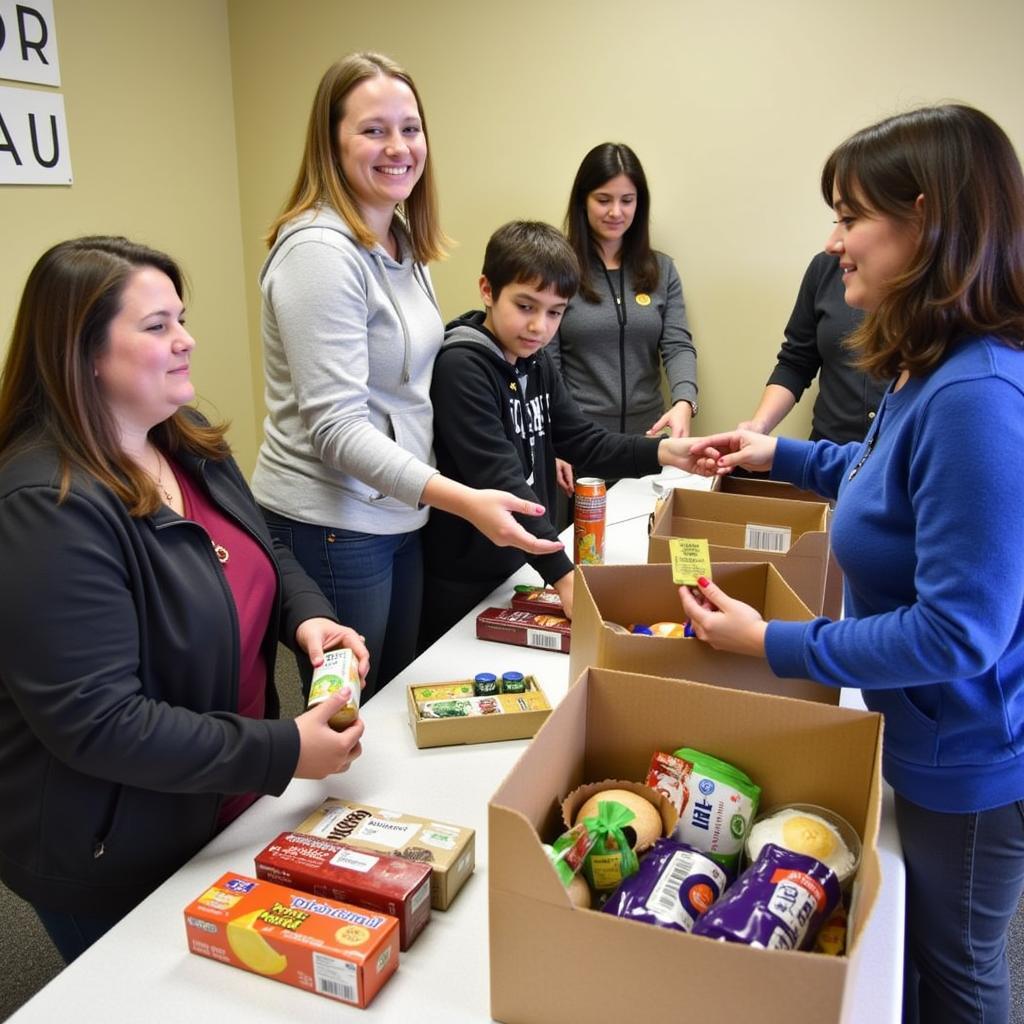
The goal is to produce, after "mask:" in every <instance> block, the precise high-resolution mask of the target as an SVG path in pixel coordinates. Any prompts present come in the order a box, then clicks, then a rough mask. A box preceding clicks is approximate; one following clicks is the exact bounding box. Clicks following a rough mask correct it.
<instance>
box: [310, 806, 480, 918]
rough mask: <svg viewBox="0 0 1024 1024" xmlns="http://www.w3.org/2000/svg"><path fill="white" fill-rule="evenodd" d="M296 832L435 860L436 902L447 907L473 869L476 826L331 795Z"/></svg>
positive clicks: (432, 897)
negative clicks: (430, 817)
mask: <svg viewBox="0 0 1024 1024" xmlns="http://www.w3.org/2000/svg"><path fill="white" fill-rule="evenodd" d="M294 831H296V832H304V833H306V834H307V835H311V836H319V837H321V838H323V839H331V840H334V841H336V842H343V843H344V844H345V845H346V846H352V847H355V848H356V849H359V850H370V851H373V852H376V853H388V854H392V855H393V856H396V857H404V858H405V859H406V860H413V861H418V862H419V863H421V864H429V865H430V869H431V874H430V903H431V906H432V907H433V908H434V909H435V910H447V909H448V907H449V906H450V905H451V902H452V900H453V899H455V896H456V894H457V893H458V891H459V889H461V888H462V886H463V885H464V884H465V882H466V879H467V878H469V876H470V875H471V874H473V868H474V867H475V866H476V861H475V837H476V834H475V833H474V831H473V829H471V828H464V827H463V826H461V825H452V824H449V823H448V822H445V821H432V820H431V819H429V818H419V817H417V816H416V815H414V814H402V813H401V812H399V811H390V810H387V809H385V808H382V807H371V806H370V805H369V804H357V803H354V802H353V801H351V800H342V799H340V798H338V797H328V798H327V799H326V800H325V801H324V802H323V803H322V804H321V805H320V806H319V807H318V808H317V809H316V810H315V811H314V812H313V813H312V814H311V815H309V817H308V818H306V819H305V821H303V822H302V823H301V824H300V825H299V826H298V827H297V828H296V829H295V830H294Z"/></svg>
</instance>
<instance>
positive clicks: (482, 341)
mask: <svg viewBox="0 0 1024 1024" xmlns="http://www.w3.org/2000/svg"><path fill="white" fill-rule="evenodd" d="M486 319H487V314H486V313H485V312H484V310H482V309H471V310H470V311H469V312H468V313H463V314H462V316H457V317H456V318H455V319H454V320H452V321H450V322H449V323H448V324H447V325H446V327H445V329H444V344H443V345H442V351H443V350H444V349H446V348H450V347H451V346H453V345H479V346H480V347H481V348H483V349H484V351H486V352H489V353H490V354H491V355H492V356H494V357H495V358H496V359H498V360H499V361H500V362H501V363H502V364H504V365H505V366H506V367H507V368H508V372H509V373H510V374H513V373H514V374H517V375H519V376H524V375H526V374H528V373H529V372H530V371H531V370H532V369H533V366H534V364H535V363H536V361H537V356H536V355H533V356H530V358H529V359H517V360H516V361H515V363H514V364H513V363H510V362H509V361H508V359H507V358H506V357H505V350H504V349H503V348H502V347H501V345H500V344H499V343H498V339H497V338H496V337H495V336H494V335H493V334H492V333H491V331H490V330H489V329H488V328H487V327H485V326H484V320H486ZM541 351H543V349H541ZM538 354H539V353H538Z"/></svg>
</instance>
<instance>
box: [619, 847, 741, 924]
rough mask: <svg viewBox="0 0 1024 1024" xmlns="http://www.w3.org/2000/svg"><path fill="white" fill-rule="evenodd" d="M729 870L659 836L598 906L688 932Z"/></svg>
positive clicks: (728, 877)
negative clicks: (636, 867) (637, 865)
mask: <svg viewBox="0 0 1024 1024" xmlns="http://www.w3.org/2000/svg"><path fill="white" fill-rule="evenodd" d="M732 877H733V876H732V874H731V873H730V872H729V871H727V870H726V869H725V868H723V867H722V866H721V864H716V863H715V862H714V861H713V860H711V858H710V857H707V856H705V855H704V854H703V853H701V852H700V851H699V850H695V849H694V848H693V847H692V846H688V845H687V844H686V843H680V842H679V841H678V840H676V839H659V840H658V841H657V842H656V843H655V844H654V846H652V847H651V849H650V852H649V853H647V854H646V855H645V856H644V859H643V860H642V861H640V870H639V871H638V872H637V873H636V874H635V875H631V876H630V877H629V878H624V879H623V880H622V882H621V883H620V885H619V887H618V888H617V889H616V890H615V892H614V893H612V895H611V898H610V899H609V900H608V902H607V903H605V905H604V906H603V907H602V908H601V909H602V910H603V911H604V912H605V913H606V914H615V915H616V916H617V917H627V918H629V919H630V920H631V921H646V922H647V923H648V924H657V925H660V926H661V927H662V928H674V929H675V930H676V931H681V932H688V931H690V929H691V928H693V922H694V921H695V920H696V919H697V918H698V917H699V916H700V915H701V914H703V913H704V912H705V911H706V910H707V909H708V907H710V906H711V904H712V903H714V902H715V900H717V899H718V897H719V896H721V895H722V893H723V892H724V891H725V889H726V886H728V885H729V883H730V882H731V881H732Z"/></svg>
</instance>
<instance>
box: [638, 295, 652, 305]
mask: <svg viewBox="0 0 1024 1024" xmlns="http://www.w3.org/2000/svg"><path fill="white" fill-rule="evenodd" d="M636 304H637V305H638V306H649V305H650V304H651V297H650V295H648V294H647V292H637V293H636Z"/></svg>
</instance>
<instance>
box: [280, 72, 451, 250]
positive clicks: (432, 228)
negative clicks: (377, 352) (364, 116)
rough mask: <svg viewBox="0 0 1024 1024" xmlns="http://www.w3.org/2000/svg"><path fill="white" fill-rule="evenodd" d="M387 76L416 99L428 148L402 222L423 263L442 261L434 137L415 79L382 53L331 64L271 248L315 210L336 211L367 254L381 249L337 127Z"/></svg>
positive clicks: (443, 243) (443, 238)
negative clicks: (346, 166)
mask: <svg viewBox="0 0 1024 1024" xmlns="http://www.w3.org/2000/svg"><path fill="white" fill-rule="evenodd" d="M381 75H386V76H387V77H389V78H397V79H398V80H399V81H401V82H404V83H405V84H406V85H407V86H409V88H410V89H411V90H412V94H413V96H414V97H415V98H416V108H417V110H418V111H419V115H420V123H421V124H422V125H423V138H424V140H425V141H426V143H427V159H426V161H425V163H424V165H423V173H422V174H421V175H420V179H419V181H417V182H416V184H415V185H414V186H413V189H412V192H411V193H410V194H409V198H408V199H406V200H405V202H404V203H402V204H401V210H400V212H401V216H402V219H403V221H404V223H405V226H406V228H407V229H408V232H409V237H410V242H411V245H412V251H413V255H414V256H415V258H416V259H417V260H418V261H419V262H420V263H429V262H431V261H432V260H437V259H441V258H442V257H443V256H444V255H445V248H446V246H447V245H448V244H449V239H448V238H447V237H446V236H445V234H444V232H443V231H442V230H441V225H440V221H439V219H438V213H437V187H436V185H435V183H434V172H433V167H432V163H431V160H430V137H429V136H428V134H427V119H426V117H425V116H424V113H423V103H422V101H421V100H420V94H419V92H418V91H417V89H416V85H415V83H414V82H413V80H412V77H411V76H410V75H409V73H408V72H407V71H405V70H404V69H403V68H401V67H400V66H399V65H398V64H396V63H395V62H394V61H393V60H391V58H390V57H385V56H383V55H382V54H379V53H353V54H350V55H349V56H347V57H345V58H344V59H342V60H340V61H338V62H337V63H335V64H332V65H331V66H330V67H329V68H328V69H327V71H326V72H324V76H323V78H321V79H320V84H319V86H317V90H316V96H314V97H313V109H312V110H311V111H310V114H309V125H308V127H307V128H306V145H305V148H304V150H303V153H302V164H301V166H300V167H299V174H298V177H297V178H296V179H295V184H294V186H293V187H292V190H291V193H290V194H289V196H288V199H287V201H286V202H285V204H284V209H283V210H282V211H281V213H280V214H279V215H278V216H277V217H276V218H275V220H274V222H273V223H272V224H271V225H270V230H269V231H268V232H267V235H266V239H265V241H266V243H267V247H268V248H270V247H271V246H273V244H274V241H275V240H276V239H277V233H278V231H280V229H281V226H282V225H283V224H285V223H286V222H288V221H290V220H292V219H293V218H294V217H297V216H298V215H299V214H300V213H305V212H306V211H307V210H310V209H312V208H313V207H315V206H319V205H327V206H330V207H333V209H334V210H335V211H336V212H337V213H338V215H339V216H340V217H341V218H342V219H343V220H344V221H345V223H346V224H348V226H349V227H350V228H351V229H352V233H353V234H354V235H355V236H356V238H357V239H358V240H359V242H360V243H361V244H362V245H364V246H366V248H367V249H371V248H373V246H374V245H375V244H376V241H377V239H376V236H375V235H374V233H373V232H372V231H371V230H370V228H369V227H368V226H367V224H366V221H365V220H363V216H362V214H361V213H360V212H359V206H358V204H357V203H356V201H355V198H354V197H353V195H352V190H351V187H350V185H349V183H348V182H347V181H346V180H345V176H344V174H343V172H342V169H341V160H340V158H339V154H338V125H339V123H340V122H341V120H342V119H343V118H344V116H345V98H346V97H347V96H348V94H349V93H350V92H351V91H352V90H353V89H354V88H355V87H356V86H357V85H359V84H360V83H361V82H365V81H366V80H367V79H369V78H377V77H379V76H381Z"/></svg>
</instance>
